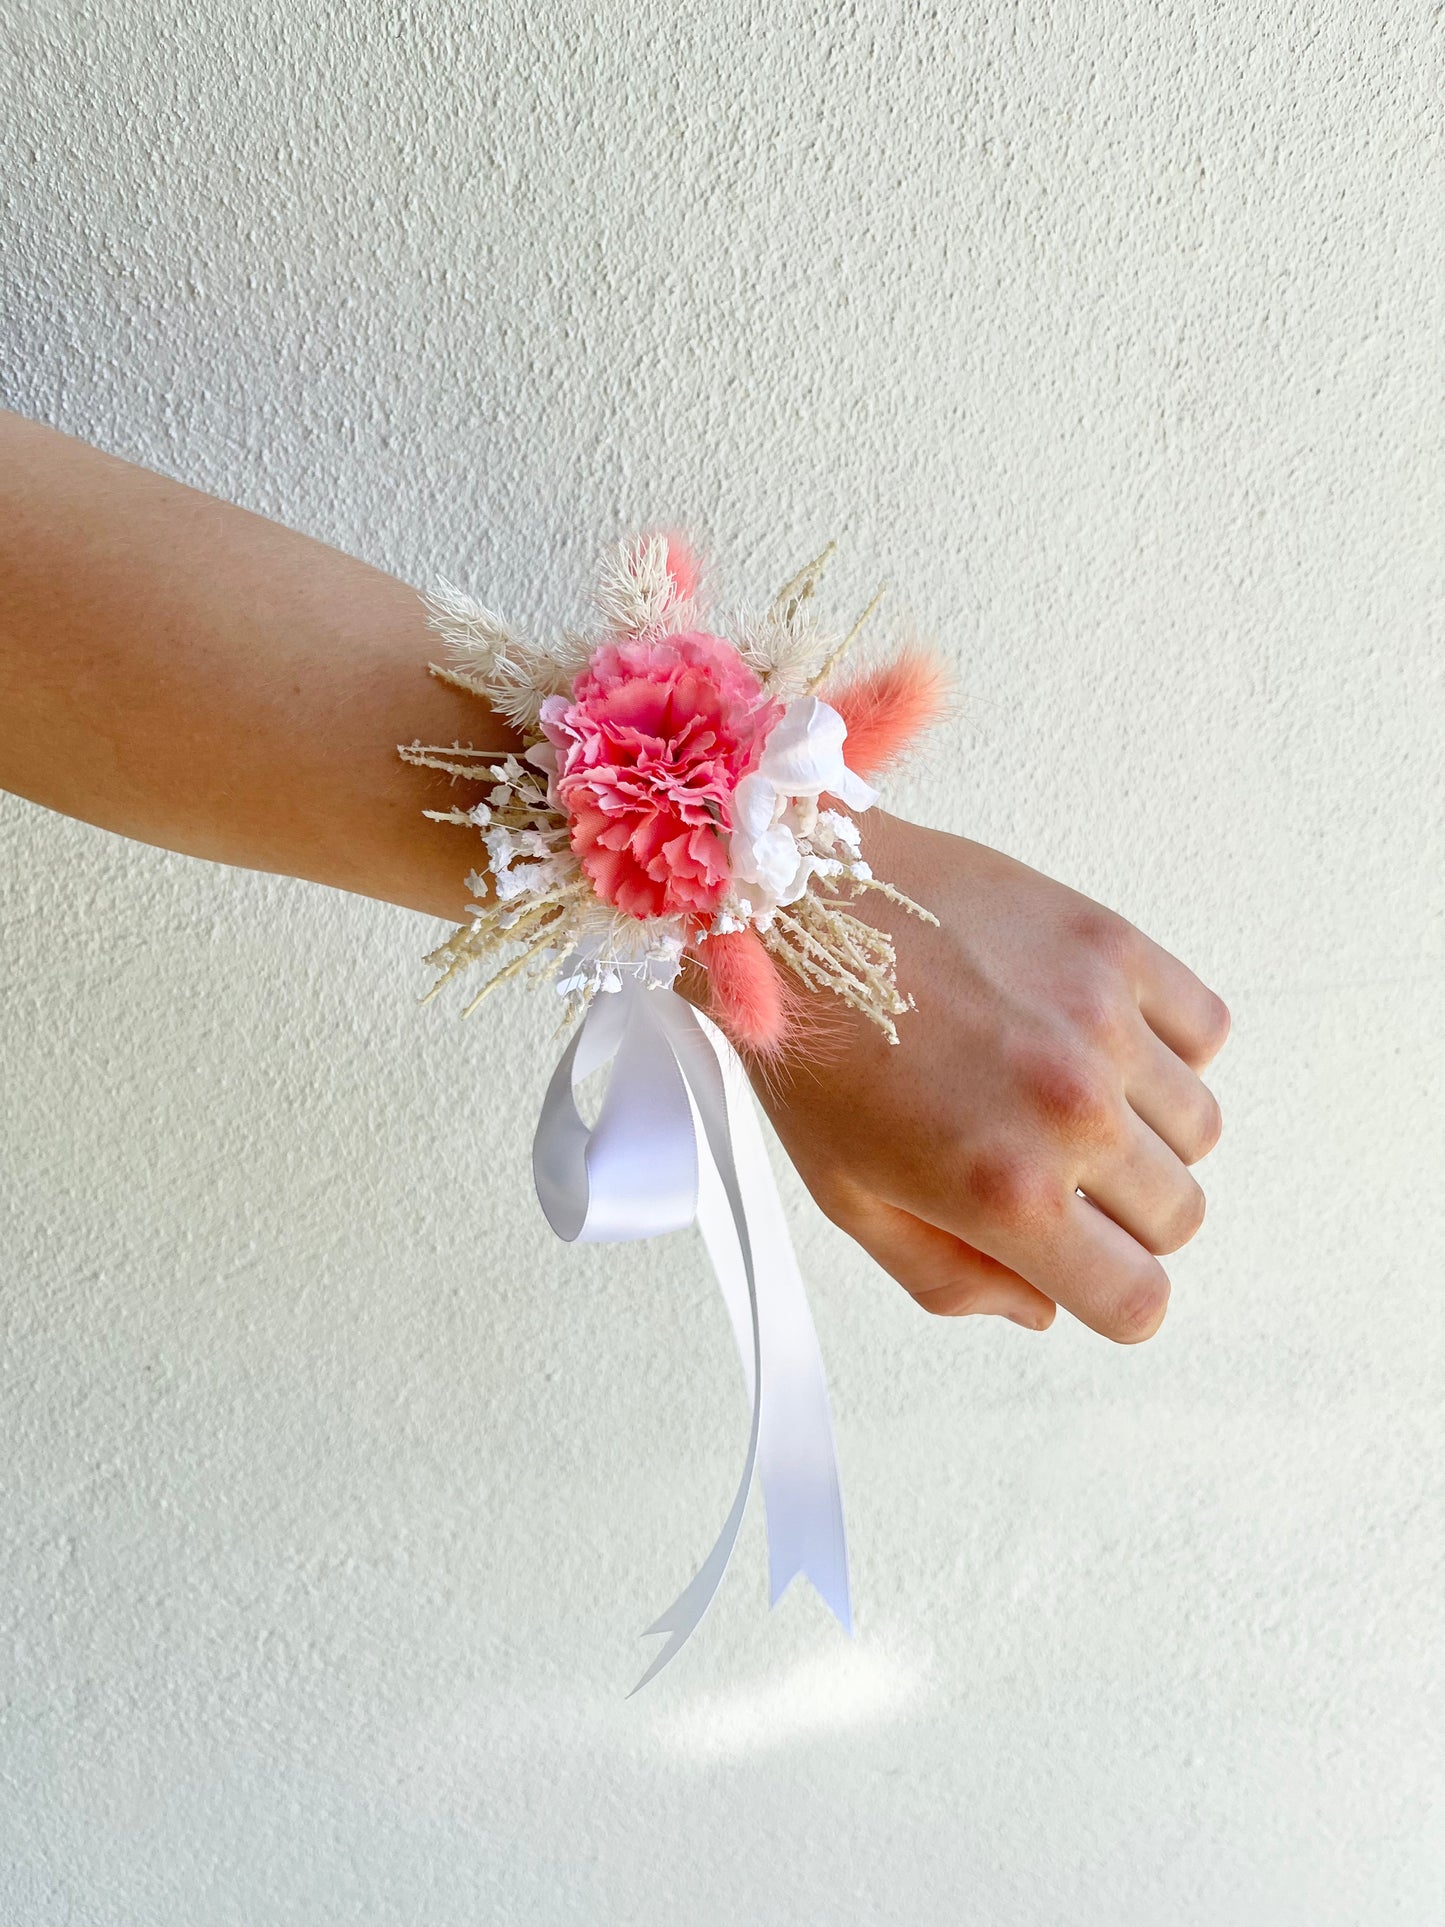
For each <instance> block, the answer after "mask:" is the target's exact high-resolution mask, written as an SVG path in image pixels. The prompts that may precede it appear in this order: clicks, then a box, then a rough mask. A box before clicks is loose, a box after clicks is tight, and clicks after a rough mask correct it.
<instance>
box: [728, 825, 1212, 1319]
mask: <svg viewBox="0 0 1445 1927" xmlns="http://www.w3.org/2000/svg"><path fill="white" fill-rule="evenodd" d="M861 827H862V828H863V829H864V853H865V855H866V856H867V857H868V859H869V861H870V862H871V864H872V866H873V869H874V871H875V873H876V874H877V875H879V876H884V877H887V878H888V880H889V882H890V883H892V884H894V885H896V886H897V888H898V889H900V890H902V891H905V892H906V893H907V894H908V895H909V896H911V897H913V898H914V899H915V900H916V901H917V902H919V903H921V904H922V905H924V906H925V907H926V908H927V909H929V910H931V911H932V912H933V913H934V914H935V915H936V916H937V917H938V919H939V924H938V927H937V928H934V927H932V926H930V925H928V924H926V923H924V922H923V921H922V920H921V919H919V918H917V917H913V916H910V915H908V914H907V913H905V912H903V911H901V910H899V909H898V908H897V907H896V906H894V905H892V904H889V903H887V902H886V901H885V900H883V899H882V898H880V897H876V896H874V897H870V898H868V899H867V902H866V907H865V909H864V914H865V915H867V916H868V917H869V918H870V919H872V920H873V921H875V922H878V923H880V924H884V925H886V927H887V928H888V929H889V930H890V932H891V933H892V935H893V937H894V941H895V943H896V945H897V951H898V982H899V985H900V988H902V989H903V990H904V991H905V992H907V993H911V994H912V996H913V998H914V999H915V1001H916V1003H917V1009H916V1011H913V1012H911V1013H910V1014H909V1015H908V1016H906V1017H904V1018H902V1019H900V1021H899V1025H898V1032H899V1041H898V1043H897V1044H896V1045H895V1044H889V1043H888V1042H887V1040H886V1039H885V1038H884V1037H882V1036H881V1035H880V1034H879V1032H878V1031H877V1030H876V1029H875V1028H874V1027H873V1026H872V1025H871V1024H869V1023H868V1022H866V1021H865V1020H864V1019H862V1018H861V1017H858V1016H856V1015H855V1014H854V1013H853V1012H851V1011H849V1012H844V1011H842V1010H841V1007H840V1012H839V1014H838V1016H837V1018H836V1021H835V1022H833V1021H830V1022H829V1028H828V1034H827V1036H826V1038H825V1048H824V1049H823V1050H822V1051H821V1052H820V1053H818V1054H816V1056H810V1055H808V1054H807V1053H803V1054H800V1055H798V1056H795V1057H794V1058H792V1059H791V1060H789V1061H788V1062H787V1063H785V1064H784V1066H783V1067H782V1068H781V1069H780V1068H778V1067H776V1066H774V1067H772V1068H770V1069H764V1068H761V1067H758V1066H754V1067H752V1070H753V1081H754V1084H755V1086H756V1088H757V1092H758V1096H759V1098H760V1099H761V1101H762V1103H763V1105H764V1107H765V1109H766V1110H767V1112H768V1114H769V1116H770V1117H771V1119H772V1121H773V1124H774V1126H775V1128H776V1130H777V1133H778V1136H779V1137H780V1138H781V1139H782V1142H783V1145H784V1148H785V1149H786V1150H787V1152H788V1155H789V1156H790V1157H791V1159H792V1160H793V1163H794V1164H795V1165H796V1166H797V1168H798V1171H799V1172H800V1174H801V1176H802V1178H803V1181H804V1183H805V1184H806V1185H807V1187H808V1189H809V1191H811V1193H812V1194H813V1197H814V1198H815V1199H816V1201H817V1203H818V1204H819V1206H820V1207H821V1208H822V1210H823V1211H824V1212H825V1213H826V1215H827V1216H828V1217H829V1218H831V1219H832V1221H833V1222H834V1223H835V1224H837V1225H839V1226H841V1228H842V1229H843V1230H844V1231H846V1232H848V1233H849V1235H850V1236H851V1237H853V1238H855V1239H856V1240H857V1242H858V1243H859V1244H860V1245H862V1247H863V1249H864V1250H865V1251H867V1252H868V1253H869V1254H870V1255H871V1256H872V1257H873V1258H875V1259H876V1260H877V1261H878V1263H879V1264H880V1265H882V1267H883V1268H884V1270H885V1271H888V1272H890V1273H891V1274H892V1275H893V1277H895V1278H896V1279H897V1280H898V1281H899V1283H900V1284H902V1285H903V1286H904V1287H905V1288H906V1289H907V1290H908V1291H909V1292H910V1293H911V1294H912V1296H913V1297H914V1298H916V1299H917V1301H918V1303H919V1304H920V1305H922V1306H923V1307H924V1308H925V1309H926V1310H928V1311H933V1312H938V1313H943V1314H946V1315H957V1314H960V1313H966V1312H995V1313H1000V1314H1002V1315H1003V1316H1005V1317H1009V1318H1012V1319H1014V1320H1015V1321H1016V1322H1017V1323H1019V1324H1022V1325H1027V1326H1030V1327H1032V1328H1034V1329H1036V1330H1042V1329H1043V1328H1044V1327H1046V1326H1047V1325H1049V1324H1051V1323H1052V1321H1053V1317H1054V1312H1055V1307H1056V1306H1057V1305H1062V1306H1064V1308H1065V1309H1066V1310H1068V1311H1071V1312H1072V1313H1073V1314H1074V1315H1075V1317H1077V1318H1079V1319H1081V1320H1082V1321H1083V1322H1084V1323H1085V1324H1086V1325H1089V1326H1091V1327H1092V1328H1093V1329H1094V1330H1095V1331H1097V1332H1101V1333H1103V1334H1104V1336H1105V1337H1108V1338H1112V1339H1115V1340H1117V1341H1118V1342H1119V1343H1121V1344H1132V1343H1136V1342H1137V1341H1139V1340H1140V1339H1144V1338H1149V1337H1151V1336H1152V1335H1153V1333H1154V1332H1155V1331H1157V1330H1158V1328H1159V1325H1160V1323H1161V1321H1162V1319H1163V1317H1164V1313H1165V1309H1166V1306H1167V1303H1168V1298H1169V1280H1168V1278H1167V1276H1166V1274H1165V1272H1164V1268H1163V1266H1162V1265H1161V1264H1160V1263H1159V1255H1161V1254H1167V1253H1169V1252H1171V1251H1177V1250H1178V1249H1179V1247H1180V1246H1181V1245H1183V1244H1186V1243H1187V1242H1188V1240H1189V1239H1190V1238H1192V1237H1193V1236H1194V1233H1195V1232H1196V1231H1197V1230H1198V1229H1199V1226H1200V1224H1201V1222H1202V1221H1203V1217H1204V1194H1203V1192H1202V1191H1201V1190H1200V1188H1199V1186H1198V1184H1197V1183H1196V1182H1195V1180H1194V1179H1193V1177H1191V1175H1190V1174H1189V1172H1188V1170H1187V1169H1186V1168H1185V1167H1186V1166H1187V1165H1190V1164H1193V1163H1195V1162H1197V1160H1198V1159H1200V1158H1202V1157H1203V1156H1204V1155H1205V1154H1206V1153H1207V1152H1208V1151H1210V1150H1211V1149H1212V1148H1213V1146H1214V1144H1215V1143H1216V1141H1217V1139H1218V1137H1219V1129H1220V1117H1219V1107H1218V1105H1217V1104H1216V1103H1215V1101H1214V1098H1213V1097H1212V1096H1211V1095H1210V1093H1209V1091H1208V1090H1206V1088H1205V1087H1204V1085H1203V1084H1202V1083H1201V1082H1200V1079H1199V1072H1200V1071H1202V1070H1203V1069H1204V1067H1205V1066H1206V1065H1207V1064H1208V1063H1209V1061H1210V1059H1211V1058H1212V1057H1213V1056H1214V1055H1215V1053H1216V1052H1217V1051H1218V1050H1219V1049H1220V1047H1221V1046H1222V1044H1223V1043H1224V1040H1225V1037H1226V1036H1227V1034H1228V1031H1229V1012H1228V1010H1227V1009H1226V1008H1225V1005H1224V1004H1223V1002H1222V1001H1221V1000H1220V999H1219V998H1218V997H1217V996H1215V995H1214V993H1213V992H1212V991H1210V990H1208V989H1206V987H1205V986H1204V985H1203V984H1202V983H1201V982H1200V981H1199V979H1198V978H1197V977H1196V976H1195V975H1194V973H1193V972H1192V971H1190V970H1188V969H1186V967H1185V966H1184V965H1183V964H1182V963H1180V962H1179V961H1178V960H1177V959H1176V958H1174V957H1172V956H1170V954H1169V953H1168V952H1167V951H1166V950H1163V949H1161V948H1160V946H1159V945H1158V944H1156V943H1153V942H1151V941H1150V939H1149V938H1148V937H1146V936H1144V935H1143V933H1142V932H1141V931H1139V930H1136V929H1135V928H1134V927H1133V925H1131V924H1129V923H1127V922H1126V921H1125V920H1124V919H1123V918H1122V917H1120V916H1116V915H1115V914H1114V913H1113V912H1112V911H1109V910H1106V909H1104V908H1103V907H1102V906H1101V905H1099V904H1097V903H1094V902H1092V901H1091V900H1090V899H1089V898H1088V897H1085V896H1081V895H1080V894H1079V893H1078V892H1077V891H1074V890H1070V889H1068V888H1067V887H1066V886H1065V885H1063V884H1060V883H1055V882H1053V881H1052V880H1051V879H1050V878H1048V877H1045V876H1042V875H1040V874H1039V872H1038V871H1036V870H1031V869H1029V868H1027V866H1026V865H1024V864H1022V863H1017V862H1015V861H1014V860H1013V859H1012V858H1010V857H1007V856H1003V855H1001V854H999V852H997V851H995V850H990V849H987V848H985V847H984V846H983V845H982V844H978V843H971V842H969V841H968V840H967V839H965V838H963V837H958V836H949V835H945V834H943V833H941V832H939V831H935V830H927V829H922V828H920V827H918V826H917V825H915V824H912V823H907V822H904V821H903V820H902V819H900V818H896V817H889V816H886V815H885V814H884V813H883V812H882V811H881V810H872V811H870V812H869V813H868V814H867V816H865V817H864V818H863V819H862V824H861ZM1080 1193H1082V1195H1080Z"/></svg>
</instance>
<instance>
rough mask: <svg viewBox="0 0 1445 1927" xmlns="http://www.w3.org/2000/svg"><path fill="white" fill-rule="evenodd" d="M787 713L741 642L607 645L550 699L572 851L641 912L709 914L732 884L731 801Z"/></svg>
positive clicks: (610, 897) (546, 724) (683, 638)
mask: <svg viewBox="0 0 1445 1927" xmlns="http://www.w3.org/2000/svg"><path fill="white" fill-rule="evenodd" d="M780 714H781V710H780V709H779V706H778V705H777V704H776V703H770V702H769V701H768V700H767V698H766V697H765V696H764V694H763V688H762V684H761V683H760V682H759V681H758V679H757V677H756V676H755V675H754V674H753V672H752V670H751V669H749V668H748V666H747V664H746V663H744V662H743V660H742V658H741V657H740V656H739V655H738V653H737V651H736V649H734V648H733V646H732V644H731V643H728V642H725V641H724V640H723V638H722V637H721V636H712V635H706V634H704V633H702V632H701V631H691V632H687V633H684V634H682V635H669V636H659V637H651V638H648V637H642V638H638V639H637V640H635V641H633V640H628V641H615V642H604V643H602V644H601V645H600V646H599V647H598V648H597V649H596V650H594V651H593V654H592V657H591V659H590V660H589V662H588V664H587V667H586V668H585V669H584V670H583V671H582V673H581V675H579V676H578V678H577V680H576V682H575V683H574V684H573V687H572V700H571V701H570V702H567V701H566V700H565V699H564V698H562V697H554V698H552V699H551V700H550V701H549V702H547V703H545V704H544V705H543V710H542V727H543V729H544V731H545V732H546V735H547V739H548V741H549V742H550V743H552V745H553V746H554V748H555V749H556V751H557V794H558V797H559V799H560V801H561V803H562V805H563V807H564V808H565V809H566V811H567V814H568V816H569V818H570V819H571V830H572V848H573V849H574V850H575V851H576V853H577V857H578V859H579V861H580V863H581V865H582V868H583V870H584V871H585V872H586V874H587V876H588V877H590V878H591V880H592V884H593V887H594V888H595V889H596V891H597V894H598V895H599V896H600V897H602V898H603V899H604V900H605V901H606V902H608V903H611V904H614V905H615V906H616V907H617V908H618V909H619V910H622V911H624V912H625V913H626V914H627V915H628V916H631V917H663V916H676V915H684V916H700V915H704V914H706V913H708V912H710V911H712V910H715V909H716V908H717V906H718V904H719V902H720V901H721V899H722V897H723V895H724V893H725V892H726V890H727V885H728V864H727V851H728V844H727V839H728V833H729V831H730V830H731V828H732V795H733V791H734V790H735V789H736V788H737V785H738V782H739V780H740V779H741V778H742V777H743V776H745V775H746V774H747V772H748V771H749V770H750V769H751V768H752V766H753V764H754V763H755V762H756V760H757V756H758V751H759V749H760V747H761V744H762V739H763V737H764V736H765V735H766V734H767V732H768V730H769V729H770V728H771V727H772V725H773V724H774V723H775V722H776V721H777V719H778V717H779V715H780Z"/></svg>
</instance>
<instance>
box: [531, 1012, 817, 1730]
mask: <svg viewBox="0 0 1445 1927" xmlns="http://www.w3.org/2000/svg"><path fill="white" fill-rule="evenodd" d="M608 1063H610V1064H611V1066H612V1068H611V1072H610V1074H609V1077H608V1082H607V1088H606V1092H605V1095H604V1097H603V1100H602V1108H601V1111H600V1113H599V1115H598V1118H597V1122H596V1124H595V1125H593V1126H592V1127H590V1128H589V1127H588V1125H587V1124H586V1123H585V1122H584V1120H583V1118H582V1115H581V1113H580V1112H579V1111H578V1109H577V1102H576V1092H577V1088H578V1086H579V1085H580V1084H581V1083H582V1081H583V1080H584V1079H585V1078H586V1077H588V1076H590V1075H591V1074H592V1072H593V1071H596V1070H600V1069H601V1068H602V1067H603V1066H604V1065H606V1064H608ZM532 1171H533V1176H534V1177H535V1180H536V1185H537V1195H538V1197H539V1198H540V1199H541V1202H542V1209H543V1211H544V1212H545V1213H546V1215H547V1221H548V1223H549V1224H550V1225H551V1226H552V1229H553V1230H554V1231H555V1232H556V1233H557V1234H558V1236H559V1237H562V1238H565V1239H567V1240H568V1241H569V1242H572V1241H574V1240H576V1241H582V1242H597V1243H615V1242H620V1241H623V1240H629V1239H636V1238H652V1237H656V1236H657V1235H658V1234H659V1233H661V1232H664V1231H678V1230H681V1229H682V1228H683V1227H684V1226H686V1225H689V1224H691V1223H693V1222H694V1220H696V1221H697V1223H698V1225H699V1227H700V1229H701V1231H702V1235H703V1240H704V1242H705V1244H706V1246H707V1250H708V1254H709V1256H710V1257H711V1259H712V1263H713V1269H714V1271H715V1272H716V1274H717V1280H718V1285H719V1288H720V1289H721V1291H722V1295H723V1301H724V1303H725V1304H726V1306H727V1312H728V1317H729V1320H730V1322H731V1324H732V1328H733V1335H734V1337H735V1339H736V1341H737V1347H738V1356H739V1358H740V1359H741V1361H742V1368H743V1381H744V1384H745V1385H746V1388H747V1394H748V1401H749V1404H750V1406H751V1424H750V1427H749V1432H748V1448H747V1456H746V1458H745V1460H744V1462H743V1472H742V1478H741V1479H740V1481H739V1483H738V1489H737V1493H736V1495H735V1497H734V1499H733V1502H732V1506H731V1508H730V1510H729V1512H728V1515H727V1518H726V1519H725V1521H724V1522H723V1528H722V1531H721V1532H720V1533H719V1534H718V1537H717V1540H716V1542H715V1543H714V1545H713V1548H712V1550H711V1552H709V1553H708V1555H707V1557H706V1558H705V1559H704V1560H703V1562H702V1564H701V1565H700V1566H699V1567H698V1570H697V1572H696V1573H695V1575H694V1576H693V1578H692V1580H691V1581H690V1582H689V1583H688V1585H687V1586H685V1587H684V1589H683V1591H682V1592H681V1593H680V1594H679V1595H678V1597H677V1598H676V1599H675V1600H674V1601H673V1603H672V1605H670V1606H669V1607H668V1609H667V1611H666V1612H665V1613H663V1614H662V1616H661V1617H660V1618H659V1619H657V1620H655V1621H654V1622H653V1624H652V1625H651V1626H649V1627H648V1628H647V1630H648V1632H650V1633H664V1634H666V1640H665V1642H664V1644H663V1646H662V1647H661V1649H660V1650H659V1651H658V1652H657V1654H656V1655H655V1656H654V1658H653V1660H652V1663H651V1665H650V1666H649V1667H648V1668H647V1671H646V1672H645V1673H644V1674H643V1675H642V1678H641V1679H640V1680H639V1681H638V1682H637V1685H636V1686H634V1687H633V1689H632V1690H633V1692H634V1693H635V1692H637V1691H638V1690H639V1688H641V1687H643V1686H645V1685H646V1684H647V1682H648V1681H649V1680H650V1679H654V1678H656V1676H657V1674H658V1673H660V1672H661V1671H662V1669H663V1667H664V1666H666V1665H667V1663H668V1662H669V1660H671V1659H673V1658H674V1657H675V1656H676V1654H677V1653H678V1652H679V1651H680V1650H681V1649H682V1647H683V1645H684V1644H685V1643H686V1641H687V1640H688V1639H689V1638H690V1636H691V1635H692V1633H693V1632H694V1631H695V1630H696V1628H697V1626H698V1625H699V1623H700V1622H701V1620H702V1617H703V1614H704V1613H705V1612H706V1611H707V1609H708V1607H709V1605H711V1603H712V1599H713V1595H714V1594H715V1593H716V1591H717V1589H718V1586H719V1585H720V1584H721V1581H722V1576H723V1573H724V1572H725V1571H726V1570H727V1563H728V1560H729V1558H730V1557H731V1554H732V1549H733V1545H734V1542H735V1541H736V1539H737V1535H738V1528H739V1527H740V1526H741V1524H742V1519H743V1513H744V1511H745V1509H746V1507H747V1502H748V1493H749V1491H750V1490H751V1487H752V1481H753V1473H754V1470H755V1469H756V1471H757V1473H758V1476H759V1478H760V1480H761V1482H762V1487H763V1502H764V1505H765V1507H766V1510H767V1527H768V1574H769V1594H770V1598H771V1600H772V1603H773V1604H776V1603H777V1601H778V1600H779V1599H780V1598H781V1597H782V1596H783V1593H784V1592H785V1591H786V1590H787V1588H788V1586H789V1584H790V1583H791V1581H792V1580H793V1579H794V1578H796V1577H797V1575H798V1574H799V1573H804V1574H806V1576H807V1577H808V1578H809V1579H810V1580H811V1581H812V1583H813V1584H814V1586H816V1587H817V1589H818V1591H819V1593H821V1595H822V1597H823V1599H824V1600H825V1601H826V1603H827V1604H828V1605H829V1606H830V1607H831V1609H832V1610H833V1612H834V1613H835V1614H836V1615H837V1617H838V1619H839V1620H840V1621H841V1623H842V1625H843V1627H844V1629H845V1631H847V1632H851V1631H852V1630H853V1618H852V1604H851V1599H850V1595H849V1587H848V1551H847V1542H846V1539H845V1537H844V1530H843V1501H842V1495H841V1493H840V1491H839V1485H838V1465H837V1458H836V1455H835V1451H834V1445H833V1428H832V1421H831V1419H830V1417H829V1412H828V1388H827V1383H826V1380H825V1378H824V1375H823V1360H822V1356H821V1354H820V1353H819V1350H818V1338H817V1333H816V1332H815V1331H814V1329H813V1320H812V1317H811V1314H810V1313H809V1311H808V1302H807V1298H806V1296H805V1294H804V1291H803V1280H802V1275H801V1273H800V1272H799V1270H798V1261H797V1258H796V1257H795V1255H794V1252H793V1245H792V1240H791V1238H790V1237H789V1236H788V1227H787V1221H786V1218H785V1217H784V1214H783V1205H782V1200H781V1198H780V1197H779V1196H778V1188H777V1184H776V1181H775V1180H774V1177H773V1173H772V1167H771V1165H770V1164H769V1162H768V1154H767V1147H766V1145H765V1144H764V1142H763V1134H762V1128H761V1125H760V1124H759V1122H758V1115H757V1111H756V1109H755V1108H754V1105H753V1100H752V1094H751V1092H750V1091H749V1089H748V1084H747V1079H746V1077H745V1076H744V1074H743V1069H742V1066H741V1064H740V1063H739V1062H738V1058H737V1055H736V1053H735V1052H734V1051H733V1049H732V1047H731V1046H730V1045H729V1044H728V1043H727V1041H726V1039H725V1038H723V1036H722V1035H721V1034H720V1032H718V1031H717V1030H716V1028H715V1027H714V1026H713V1025H711V1024H710V1023H708V1021H707V1019H706V1018H701V1017H699V1015H698V1014H697V1012H696V1011H694V1010H693V1009H692V1007H691V1006H690V1005H689V1004H686V1003H684V1001H683V1000H682V998H681V997H679V996H678V995H677V994H676V992H675V991H672V990H667V989H659V988H648V987H646V986H644V985H643V984H642V983H640V982H639V981H638V979H637V978H636V977H635V976H630V975H624V979H623V984H622V988H621V989H620V990H619V991H615V992H612V993H610V994H604V995H601V996H597V997H594V998H593V1000H592V1002H591V1004H590V1005H589V1006H588V1010H587V1015H586V1017H585V1018H584V1019H583V1021H582V1024H581V1025H580V1027H579V1028H578V1031H577V1034H576V1036H575V1037H574V1038H573V1039H572V1041H571V1043H570V1044H569V1045H568V1046H567V1049H566V1050H565V1051H564V1052H563V1054H562V1059H561V1061H560V1063H559V1064H558V1065H557V1068H556V1070H555V1071H554V1073H553V1075H552V1081H551V1083H550V1084H549V1085H548V1087H547V1094H546V1096H545V1098H544V1099H543V1101H542V1112H541V1116H540V1118H539V1119H538V1123H537V1135H536V1138H535V1140H534V1142H533V1146H532Z"/></svg>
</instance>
